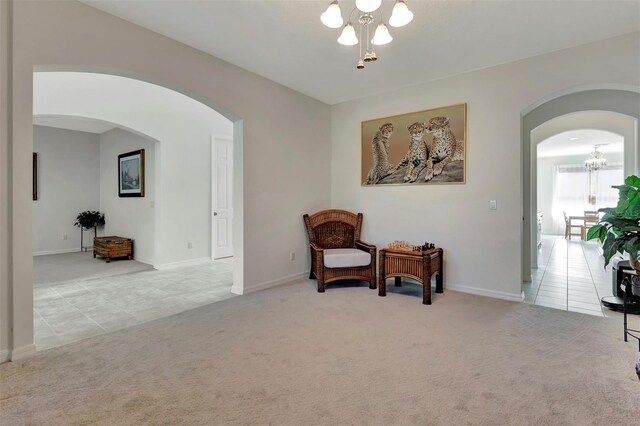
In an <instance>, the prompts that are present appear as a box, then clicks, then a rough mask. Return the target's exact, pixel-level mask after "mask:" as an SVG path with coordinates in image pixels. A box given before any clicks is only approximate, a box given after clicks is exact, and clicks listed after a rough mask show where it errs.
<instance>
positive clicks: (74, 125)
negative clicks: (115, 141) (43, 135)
mask: <svg viewBox="0 0 640 426" xmlns="http://www.w3.org/2000/svg"><path fill="white" fill-rule="evenodd" d="M33 124H35V125H37V126H47V127H56V128H58V129H67V130H75V131H78V132H88V133H96V134H102V133H104V132H108V131H109V130H111V129H114V128H115V127H116V126H114V125H113V124H110V123H105V122H103V121H99V120H94V119H90V118H82V117H69V116H34V117H33Z"/></svg>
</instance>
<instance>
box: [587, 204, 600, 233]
mask: <svg viewBox="0 0 640 426" xmlns="http://www.w3.org/2000/svg"><path fill="white" fill-rule="evenodd" d="M598 223H600V214H599V213H598V211H597V210H585V211H584V235H585V238H586V235H587V232H589V229H591V228H592V227H593V226H595V225H597V224H598Z"/></svg>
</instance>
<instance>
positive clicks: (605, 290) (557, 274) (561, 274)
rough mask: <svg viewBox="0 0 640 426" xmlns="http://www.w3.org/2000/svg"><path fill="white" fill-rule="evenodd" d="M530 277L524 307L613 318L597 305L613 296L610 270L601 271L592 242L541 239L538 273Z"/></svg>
mask: <svg viewBox="0 0 640 426" xmlns="http://www.w3.org/2000/svg"><path fill="white" fill-rule="evenodd" d="M532 277H533V281H532V282H531V283H525V284H524V287H523V288H524V292H525V302H527V303H533V304H536V305H541V306H547V307H551V308H557V309H562V310H565V311H573V312H580V313H583V314H589V315H596V316H601V317H602V316H613V315H615V313H613V312H611V311H609V310H608V309H607V308H603V307H602V306H601V305H600V298H602V297H604V296H611V294H612V291H611V267H607V269H606V270H605V269H604V260H603V258H602V254H601V253H600V251H599V249H598V245H597V243H596V242H594V241H581V240H580V239H576V237H574V239H572V240H566V239H565V238H564V237H563V236H560V235H557V236H556V235H543V237H542V245H541V247H540V248H539V249H538V269H534V270H533V273H532Z"/></svg>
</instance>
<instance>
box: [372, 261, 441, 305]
mask: <svg viewBox="0 0 640 426" xmlns="http://www.w3.org/2000/svg"><path fill="white" fill-rule="evenodd" d="M442 259H443V251H442V249H441V248H434V249H429V250H425V251H422V252H409V251H401V250H394V249H382V250H380V256H379V261H378V263H379V268H380V271H379V273H378V296H381V297H384V296H386V295H387V287H386V279H387V278H392V277H393V278H395V279H396V280H395V283H396V286H399V285H400V281H401V279H402V277H405V278H411V279H413V280H416V281H417V282H419V283H420V284H422V303H423V304H425V305H430V304H431V277H432V276H433V275H434V274H437V276H436V293H444V287H443V278H444V277H443V265H442Z"/></svg>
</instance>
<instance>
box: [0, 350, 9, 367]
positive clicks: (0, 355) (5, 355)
mask: <svg viewBox="0 0 640 426" xmlns="http://www.w3.org/2000/svg"><path fill="white" fill-rule="evenodd" d="M9 353H10V352H9V350H8V349H4V350H1V351H0V364H1V363H3V362H7V361H9V360H10V359H11V357H10V356H9Z"/></svg>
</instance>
